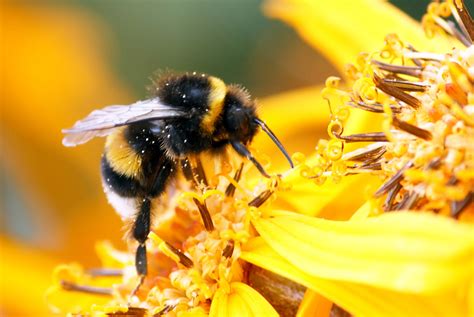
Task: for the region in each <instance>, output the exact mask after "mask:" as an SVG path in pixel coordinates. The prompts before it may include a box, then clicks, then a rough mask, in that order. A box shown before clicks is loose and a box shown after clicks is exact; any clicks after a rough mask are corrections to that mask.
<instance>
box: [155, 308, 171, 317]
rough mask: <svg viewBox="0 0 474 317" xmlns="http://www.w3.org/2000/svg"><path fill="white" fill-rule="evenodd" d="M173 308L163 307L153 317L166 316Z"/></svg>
mask: <svg viewBox="0 0 474 317" xmlns="http://www.w3.org/2000/svg"><path fill="white" fill-rule="evenodd" d="M174 307H175V306H174V305H165V307H164V308H163V309H162V310H160V311H159V312H158V313H156V314H154V315H153V317H158V316H163V315H166V314H167V313H169V312H170V311H172V310H173V309H174Z"/></svg>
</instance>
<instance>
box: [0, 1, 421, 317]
mask: <svg viewBox="0 0 474 317" xmlns="http://www.w3.org/2000/svg"><path fill="white" fill-rule="evenodd" d="M260 5H261V1H258V0H248V1H218V0H214V1H180V2H179V3H178V2H177V1H132V0H126V1H125V0H123V1H100V0H90V1H81V2H79V1H67V2H66V1H64V2H62V1H24V2H22V1H19V2H17V1H11V2H9V1H4V2H2V3H1V4H0V6H1V7H0V9H1V11H0V13H1V20H0V21H1V29H0V30H1V34H0V39H1V70H0V71H1V75H2V77H1V79H2V80H1V88H0V89H1V90H0V96H1V117H0V120H1V124H0V126H1V128H2V130H1V139H0V142H1V147H2V151H1V166H0V173H1V178H0V181H1V185H0V186H1V197H0V201H1V209H0V210H1V213H0V223H1V233H0V267H1V271H0V278H1V283H0V287H1V289H0V315H1V316H26V315H31V316H43V315H47V314H48V309H47V306H46V304H45V303H44V301H43V294H44V291H45V289H46V287H47V286H48V284H49V283H50V276H51V271H52V269H53V267H54V266H55V265H56V264H58V263H61V262H71V261H77V262H80V263H82V264H83V265H84V266H85V267H93V266H97V265H98V264H99V263H98V260H97V259H96V257H95V252H94V243H95V241H97V240H104V239H107V240H111V241H112V242H113V243H114V244H115V245H116V246H119V247H120V246H121V245H122V246H123V242H122V235H123V230H121V227H122V224H121V222H120V219H119V217H118V216H116V214H115V213H114V211H113V210H112V207H110V206H109V205H108V204H107V202H106V198H105V196H104V194H103V192H102V188H101V185H100V173H99V160H100V155H101V152H102V147H103V140H94V141H92V142H90V143H88V144H87V145H84V146H80V147H78V148H73V149H71V148H64V147H63V146H62V145H61V139H62V135H61V129H62V128H66V127H69V126H71V125H72V124H73V123H74V122H75V121H76V120H77V119H80V118H82V117H84V116H85V115H86V114H88V113H89V112H90V111H91V110H93V109H96V108H100V107H103V106H105V105H110V104H126V103H131V102H134V101H136V100H138V99H143V98H145V97H146V90H145V86H146V85H148V84H149V82H150V81H149V77H150V75H151V74H152V73H153V72H154V71H156V70H158V69H172V70H177V71H199V72H206V73H209V74H213V75H215V76H218V77H221V78H222V79H224V80H225V81H226V82H228V83H233V82H236V83H241V84H243V85H244V86H246V87H247V88H248V89H249V90H250V92H251V93H252V95H253V96H254V97H257V98H259V99H264V98H265V97H266V96H270V95H273V94H276V93H280V92H284V91H288V90H292V89H299V88H302V87H306V86H310V85H315V84H320V83H323V82H324V80H325V78H326V77H327V76H329V75H332V74H335V73H336V71H335V70H334V69H333V68H332V67H331V66H330V65H329V63H327V62H326V61H324V60H323V59H322V58H321V57H320V56H319V55H317V53H315V52H314V51H313V50H312V49H311V48H309V47H308V46H307V45H306V44H305V43H304V42H303V41H302V40H300V39H299V38H298V36H297V35H296V34H295V33H294V31H292V30H291V29H290V28H288V27H286V26H285V25H283V24H282V23H280V22H279V21H274V20H269V19H267V18H265V17H264V16H263V14H262V12H261V10H260ZM423 6H424V4H420V7H421V8H422V7H423ZM273 100H274V99H271V98H270V99H267V102H263V104H265V105H266V106H268V107H270V106H271V104H272V103H274V102H273ZM285 100H287V99H285ZM288 100H292V99H291V98H289V99H288ZM280 106H281V105H280ZM297 106H298V105H297V104H288V107H297ZM294 109H296V108H294ZM264 119H265V118H264ZM268 124H269V125H270V126H271V127H272V126H273V125H272V122H271V120H268ZM274 124H275V125H278V124H279V125H278V126H280V127H281V126H282V124H281V123H277V122H275V123H274ZM283 126H284V125H283ZM274 130H276V131H275V132H276V134H277V135H283V137H282V139H283V140H282V141H283V143H285V141H290V140H291V142H287V144H288V145H287V147H288V150H289V151H290V152H294V151H296V150H299V151H303V152H306V153H309V152H310V151H311V149H312V148H311V147H306V148H301V146H303V143H301V142H300V143H299V142H298V135H295V134H285V131H278V130H277V129H274ZM301 133H302V134H303V133H304V134H305V136H306V137H308V135H309V137H311V139H312V140H314V142H313V143H314V144H316V141H317V139H318V138H319V137H323V136H324V134H323V133H324V127H323V128H321V126H314V129H312V128H309V130H305V131H302V132H301ZM302 134H301V135H302ZM257 142H259V141H258V140H257ZM265 149H266V148H265ZM268 149H270V150H272V149H273V150H274V148H270V147H269V148H268ZM267 154H271V153H267Z"/></svg>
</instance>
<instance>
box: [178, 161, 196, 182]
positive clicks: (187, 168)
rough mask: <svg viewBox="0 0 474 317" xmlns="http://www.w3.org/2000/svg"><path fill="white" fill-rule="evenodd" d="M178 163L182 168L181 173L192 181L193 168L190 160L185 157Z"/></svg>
mask: <svg viewBox="0 0 474 317" xmlns="http://www.w3.org/2000/svg"><path fill="white" fill-rule="evenodd" d="M180 163H181V169H182V170H183V174H184V177H185V178H186V180H187V181H194V177H193V169H192V167H191V162H190V161H189V159H188V158H187V157H186V158H185V159H182V160H181V161H180Z"/></svg>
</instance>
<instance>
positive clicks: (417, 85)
mask: <svg viewBox="0 0 474 317" xmlns="http://www.w3.org/2000/svg"><path fill="white" fill-rule="evenodd" d="M382 81H383V82H384V83H385V84H387V85H390V86H393V87H396V88H400V89H401V90H406V91H426V89H427V88H428V87H429V85H428V84H426V83H422V82H412V81H408V80H398V79H387V78H382ZM382 107H383V106H382Z"/></svg>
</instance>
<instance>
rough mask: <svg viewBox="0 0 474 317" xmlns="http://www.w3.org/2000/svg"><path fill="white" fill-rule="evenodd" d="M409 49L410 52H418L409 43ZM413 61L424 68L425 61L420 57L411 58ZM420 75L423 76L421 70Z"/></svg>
mask: <svg viewBox="0 0 474 317" xmlns="http://www.w3.org/2000/svg"><path fill="white" fill-rule="evenodd" d="M408 49H409V50H410V52H418V51H417V50H416V49H415V48H414V47H413V46H412V45H411V44H408ZM411 60H412V62H413V63H415V65H416V66H418V67H420V68H422V67H423V63H422V62H421V61H420V60H419V59H418V58H411ZM420 77H421V72H420Z"/></svg>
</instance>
